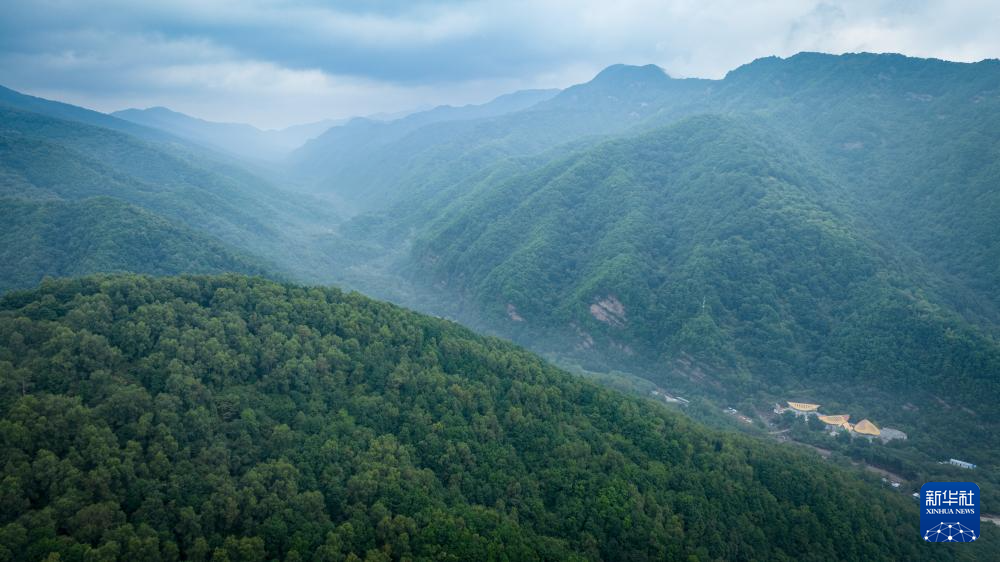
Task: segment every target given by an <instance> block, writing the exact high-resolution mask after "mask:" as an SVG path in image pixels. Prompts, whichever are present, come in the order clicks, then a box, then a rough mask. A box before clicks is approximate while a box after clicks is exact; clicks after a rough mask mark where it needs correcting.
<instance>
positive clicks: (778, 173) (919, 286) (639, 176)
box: [409, 116, 1000, 461]
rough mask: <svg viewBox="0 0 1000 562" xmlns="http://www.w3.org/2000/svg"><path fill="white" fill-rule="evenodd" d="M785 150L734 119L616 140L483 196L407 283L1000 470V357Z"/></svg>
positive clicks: (525, 327) (475, 196)
mask: <svg viewBox="0 0 1000 562" xmlns="http://www.w3.org/2000/svg"><path fill="white" fill-rule="evenodd" d="M788 144H790V143H789V142H788V141H786V140H785V139H784V137H783V136H782V135H781V134H780V133H779V132H778V131H777V130H774V129H772V128H770V126H769V125H767V122H764V121H760V120H750V121H746V120H742V119H735V118H722V117H717V116H702V117H697V118H692V119H689V120H685V121H682V122H680V123H678V124H676V125H673V126H670V127H667V128H665V129H662V130H659V131H656V132H653V133H650V134H646V135H643V136H639V137H636V138H631V139H626V140H621V141H613V142H609V143H606V144H603V145H601V146H599V147H597V148H595V149H591V150H588V151H584V152H581V153H579V154H577V155H574V156H572V157H569V158H566V159H564V160H562V161H558V162H555V163H553V164H550V165H547V166H544V167H542V168H540V169H538V170H537V171H533V172H529V173H525V174H521V175H515V176H513V177H510V178H506V179H504V180H503V181H501V182H500V183H496V184H492V185H491V184H489V183H487V184H484V185H479V186H477V188H476V189H477V191H474V192H472V194H471V195H468V196H467V197H465V198H464V199H460V200H458V201H457V202H456V203H455V204H454V205H452V206H451V207H449V208H448V209H447V210H446V211H444V212H443V213H442V216H441V218H440V219H438V220H437V221H436V222H434V223H432V224H431V225H430V226H429V227H428V228H427V229H426V230H425V231H424V232H425V233H424V235H422V236H421V237H419V238H418V239H417V241H416V242H415V244H414V246H413V252H412V258H411V264H410V266H409V267H410V268H411V270H412V274H413V275H414V276H415V277H416V278H417V279H418V281H419V282H420V283H422V285H423V286H426V287H429V288H430V287H434V288H435V290H436V291H437V292H438V294H439V295H440V303H453V302H455V301H456V300H458V301H459V305H458V306H457V307H451V308H443V310H449V312H450V313H451V314H453V315H455V316H457V317H458V318H462V319H465V320H467V321H470V322H474V323H476V322H478V323H479V324H480V325H482V326H485V327H488V328H491V329H494V330H498V331H500V332H501V333H504V334H508V335H511V336H513V337H515V338H517V339H518V340H519V341H525V342H531V343H532V345H534V346H536V348H541V349H547V350H553V349H563V350H564V351H571V350H573V349H574V348H575V350H576V351H575V353H576V354H578V355H587V354H588V353H591V352H595V353H593V355H595V356H604V357H608V356H610V357H611V358H612V359H611V363H612V364H617V365H623V364H625V365H628V364H633V365H643V364H644V365H645V370H646V372H647V374H648V375H649V376H650V377H651V378H654V379H658V382H661V383H671V384H677V379H678V378H679V377H680V378H690V379H691V380H692V382H695V383H697V386H698V387H700V388H701V389H702V391H711V392H713V393H715V394H717V395H722V396H729V397H739V396H745V395H747V394H748V393H752V392H757V391H761V390H772V391H774V392H775V393H776V394H777V395H779V396H780V395H781V393H782V392H784V393H788V392H794V391H805V392H811V393H816V394H818V395H821V396H827V397H830V398H836V399H837V400H841V401H842V402H843V403H849V404H857V405H859V406H864V407H867V408H872V409H874V410H875V411H879V412H881V415H882V419H884V420H886V421H887V422H890V421H891V422H902V423H906V424H913V426H915V427H920V428H921V434H920V436H919V437H918V439H921V440H922V441H921V442H922V443H923V444H924V445H926V446H927V447H928V449H927V450H928V451H938V452H944V451H946V450H951V451H962V452H963V453H964V454H967V455H973V456H977V458H981V459H983V460H984V461H985V460H987V459H990V460H1000V459H997V458H996V454H997V452H998V451H1000V441H998V439H997V438H995V437H994V435H995V433H990V434H989V435H981V432H983V431H984V430H985V429H987V428H988V427H995V426H994V424H993V422H992V421H989V416H988V414H987V412H988V411H989V410H990V408H991V406H990V404H992V402H993V401H994V398H995V397H996V396H997V395H998V393H1000V387H998V382H997V381H998V378H997V376H998V374H1000V345H998V343H997V342H996V341H995V340H994V339H992V338H991V337H989V336H988V335H987V334H984V333H982V332H981V331H980V330H978V329H976V328H974V327H972V326H970V325H968V324H967V323H966V322H965V321H964V320H962V318H961V317H959V316H958V315H957V314H954V313H953V312H951V311H950V310H949V309H948V308H947V307H946V306H943V305H942V303H941V302H940V301H938V300H935V299H934V298H933V297H932V295H929V294H928V291H926V290H924V289H923V287H924V286H925V285H926V284H927V282H926V280H927V279H928V278H930V277H931V276H930V273H928V272H927V271H925V270H923V269H922V268H921V267H920V265H919V263H918V262H914V261H912V260H909V259H907V256H906V255H902V256H900V255H896V253H895V252H893V251H892V250H891V249H890V248H887V247H886V246H885V245H884V244H883V243H882V242H881V241H880V240H879V238H878V236H877V235H876V234H877V232H878V231H877V230H876V229H874V228H872V227H870V226H869V225H868V224H867V222H866V221H865V220H863V219H860V218H858V217H856V216H854V215H853V214H852V211H851V210H852V209H854V208H856V207H857V203H856V201H855V200H854V199H853V193H852V190H851V189H846V188H843V187H841V186H840V185H839V184H837V183H835V182H834V181H832V179H831V178H830V177H827V176H824V175H823V174H822V173H821V172H818V171H817V170H819V169H821V168H820V167H817V166H815V165H814V164H813V163H812V162H811V161H810V160H809V159H808V158H806V157H805V156H803V155H802V154H800V153H797V152H795V151H794V150H790V149H783V148H776V147H781V146H783V145H785V146H787V145H788ZM455 294H458V295H461V299H456V298H455ZM438 306H441V307H444V306H446V304H439V305H438ZM692 362H693V363H694V365H698V367H692ZM938 400H941V401H945V402H946V403H951V404H959V403H961V404H963V405H964V406H965V408H966V410H964V411H962V412H956V411H954V410H953V409H949V410H948V411H945V410H942V409H941V408H940V407H938V406H937V401H938ZM907 402H909V403H911V405H914V408H913V409H912V411H911V410H908V409H907V408H902V407H901V406H903V405H904V404H905V403H907ZM918 412H919V413H918ZM938 424H945V425H946V427H945V426H943V425H938ZM959 435H964V436H965V437H958V436H959ZM976 435H980V436H981V439H980V438H979V437H973V436H976ZM939 439H944V442H941V441H938V440H939ZM956 454H957V453H956Z"/></svg>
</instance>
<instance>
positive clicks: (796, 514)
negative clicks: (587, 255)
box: [0, 276, 998, 561]
mask: <svg viewBox="0 0 1000 562" xmlns="http://www.w3.org/2000/svg"><path fill="white" fill-rule="evenodd" d="M0 371H2V374H3V376H2V377H0V381H2V386H0V451H2V457H3V458H4V463H3V465H2V467H0V470H2V471H3V474H2V482H3V495H2V498H3V502H2V505H0V557H3V558H4V559H15V558H16V559H19V560H42V559H46V557H47V556H50V555H51V553H58V554H59V555H60V556H61V558H60V559H64V560H76V559H81V560H83V559H114V558H120V559H126V560H150V561H153V560H175V559H178V558H183V559H189V560H209V559H211V560H227V559H228V560H237V559H239V560H267V559H280V560H345V559H346V560H359V559H361V558H364V559H365V560H399V559H410V560H430V559H435V560H440V559H452V560H478V559H483V560H486V559H491V560H492V559H516V560H540V559H547V560H585V559H594V560H597V559H602V560H667V559H670V560H676V559H685V560H716V559H746V560H750V559H756V560H791V559H796V560H836V559H896V560H904V559H905V560H919V559H934V560H946V559H951V558H952V557H964V558H967V559H974V558H980V559H990V558H995V557H996V556H997V555H998V552H997V548H998V543H997V533H996V530H995V529H993V528H990V526H989V525H985V526H984V528H983V534H982V536H981V538H980V539H979V540H978V541H977V544H975V545H972V548H967V549H942V548H941V547H940V546H939V545H930V544H927V543H923V542H922V541H919V540H917V536H918V534H917V531H918V529H917V526H916V518H915V517H914V509H913V506H912V505H911V504H910V500H909V498H906V497H904V496H901V495H898V494H894V493H891V492H887V491H885V490H884V489H882V488H880V487H879V486H877V485H876V484H875V483H874V482H872V483H868V482H863V481H860V480H858V479H857V478H856V477H854V476H853V475H848V474H847V473H846V472H844V471H842V470H841V469H838V468H835V467H830V466H828V465H826V464H825V463H823V462H822V461H820V460H818V459H815V458H813V457H808V456H805V455H804V454H802V453H797V452H796V451H794V450H791V449H788V448H783V447H779V446H777V445H773V444H771V445H769V444H765V443H762V442H759V441H755V440H750V439H747V438H743V437H739V436H736V435H734V434H731V433H726V434H723V433H716V432H712V431H708V430H706V429H703V428H701V427H699V426H697V425H695V424H693V423H691V422H689V421H687V420H685V419H684V418H683V417H681V416H679V415H678V414H675V413H671V412H669V411H668V410H667V409H666V408H664V407H663V406H662V405H659V404H655V403H653V402H647V401H641V400H638V399H635V398H628V397H625V396H623V395H621V394H618V393H614V392H611V391H607V390H603V389H600V388H598V387H596V386H594V385H592V384H591V383H588V382H585V381H582V380H580V379H578V378H576V377H573V376H571V375H568V374H566V373H563V372H561V371H558V370H557V369H555V368H553V367H551V366H550V365H548V364H547V363H545V362H544V361H542V360H540V359H538V358H537V357H535V356H533V355H531V354H529V353H526V352H524V351H522V350H520V349H518V348H517V347H515V346H513V345H511V344H509V343H505V342H502V341H500V340H496V339H490V338H483V337H479V336H475V335H473V334H472V333H471V332H469V331H468V330H466V329H464V328H461V327H459V326H457V325H455V324H453V323H450V322H447V321H443V320H437V319H431V318H428V317H424V316H420V315H417V314H414V313H410V312H406V311H404V310H402V309H399V308H396V307H394V306H391V305H387V304H381V303H377V302H374V301H371V300H368V299H366V298H364V297H362V296H360V295H357V294H345V293H342V292H340V291H338V290H335V289H315V288H313V289H310V288H303V287H298V286H294V285H278V284H275V283H273V282H268V281H264V280H260V279H250V278H245V277H239V276H223V277H180V278H161V279H152V278H148V277H139V276H117V277H108V276H100V277H90V278H84V279H77V280H65V281H56V282H46V283H43V284H42V286H41V287H40V288H38V289H36V290H33V291H29V292H16V293H9V294H7V295H6V296H5V297H3V298H2V299H0Z"/></svg>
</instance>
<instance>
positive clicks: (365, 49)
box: [0, 0, 1000, 127]
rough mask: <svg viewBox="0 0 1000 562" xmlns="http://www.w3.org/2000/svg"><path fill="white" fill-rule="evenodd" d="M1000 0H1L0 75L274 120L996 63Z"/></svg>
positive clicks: (116, 101) (97, 104) (73, 97)
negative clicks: (534, 92)
mask: <svg viewBox="0 0 1000 562" xmlns="http://www.w3.org/2000/svg"><path fill="white" fill-rule="evenodd" d="M998 30H1000V5H998V3H997V2H996V0H944V1H937V0H911V1H904V0H857V1H855V0H848V1H828V2H814V1H802V0H798V1H794V0H770V1H766V2H752V1H749V0H722V1H706V0H701V1H698V0H662V1H653V0H582V1H575V2H570V1H561V0H525V1H522V0H506V1H496V2H477V1H471V2H464V1H458V0H441V1H422V0H409V1H396V0H368V1H356V2H337V1H326V2H323V1H320V0H243V1H239V2H237V1H235V0H219V1H213V0H174V1H163V0H3V7H2V9H0V84H3V85H5V86H8V87H11V88H14V89H17V90H20V91H25V92H28V93H32V94H35V95H40V96H44V97H50V98H55V99H60V100H64V101H68V102H70V103H75V104H79V105H84V106H87V107H91V108H94V109H98V110H101V111H112V110H116V109H123V108H126V107H148V106H153V105H165V106H168V107H171V108H173V109H176V110H178V111H182V112H185V113H188V114H191V115H195V116H198V117H202V118H205V119H211V120H216V121H238V122H247V123H252V124H254V125H257V126H261V127H279V126H284V125H289V124H294V123H301V122H308V121H314V120H318V119H322V118H326V117H345V116H350V115H360V114H368V113H374V112H380V111H398V110H404V109H408V108H413V107H419V106H426V105H436V104H441V103H450V104H461V103H477V102H482V101H486V100H488V99H490V98H492V97H494V96H496V95H498V94H501V93H504V92H508V91H512V90H515V89H521V88H537V87H565V86H567V85H570V84H573V83H578V82H583V81H586V80H588V79H589V78H591V77H592V76H593V75H594V74H595V73H596V72H597V71H599V70H600V69H601V68H603V67H605V66H607V65H609V64H613V63H618V62H624V63H632V64H645V63H654V64H657V65H659V66H661V67H663V68H664V69H665V70H666V71H667V72H668V73H669V74H671V75H672V76H698V77H711V78H718V77H722V76H723V75H724V74H725V73H726V72H727V71H728V70H731V69H732V68H735V67H736V66H739V65H740V64H744V63H747V62H749V61H751V60H753V59H755V58H758V57H762V56H768V55H779V56H787V55H791V54H794V53H796V52H799V51H824V52H830V53H842V52H852V51H873V52H898V53H903V54H906V55H912V56H921V57H937V58H943V59H948V60H956V61H977V60H981V59H984V58H997V57H998V56H1000V31H998Z"/></svg>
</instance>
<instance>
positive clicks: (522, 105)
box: [290, 90, 558, 210]
mask: <svg viewBox="0 0 1000 562" xmlns="http://www.w3.org/2000/svg"><path fill="white" fill-rule="evenodd" d="M556 94H557V91H556V90H525V91H521V92H515V93H513V94H508V95H505V96H500V97H499V98H497V99H495V100H493V101H492V102H489V103H487V104H483V105H479V106H475V105H469V106H463V107H449V106H442V107H437V108H434V109H432V110H428V111H424V112H418V113H414V114H411V115H408V116H406V117H404V118H402V119H398V120H394V121H389V122H382V121H377V120H372V119H353V120H351V121H350V122H349V123H347V124H346V125H343V126H341V127H333V128H332V129H330V130H328V131H327V132H326V133H324V134H323V135H321V136H320V137H318V138H316V139H314V140H312V141H310V142H308V143H306V144H305V146H303V147H302V148H300V149H299V150H297V151H295V153H293V154H292V156H291V157H290V161H291V164H292V170H293V171H294V173H295V174H296V175H297V176H300V177H303V178H306V180H305V181H306V182H307V185H311V186H312V190H314V191H317V192H320V193H334V194H336V195H338V196H339V197H340V198H341V199H342V200H343V201H345V202H346V203H348V204H352V205H353V206H354V207H355V208H357V209H359V210H372V209H377V208H380V207H383V206H385V205H387V204H389V203H392V202H396V201H398V200H399V199H400V197H401V195H403V194H402V193H401V192H400V191H399V189H400V188H401V187H403V186H406V187H407V188H412V187H414V186H412V185H409V184H407V182H408V181H411V182H412V181H418V182H421V183H434V184H437V183H446V182H448V181H450V180H452V178H461V177H464V174H466V173H468V172H469V171H470V170H474V169H478V168H482V167H483V166H486V165H488V164H492V163H494V162H496V161H497V160H498V159H499V158H501V157H503V156H506V155H507V154H508V153H509V152H510V148H509V147H507V146H506V145H507V144H508V143H509V142H510V141H509V140H508V139H504V138H497V137H496V134H497V133H499V134H502V135H503V136H504V137H507V136H509V134H510V133H509V128H510V127H509V126H508V125H506V123H507V119H505V116H507V115H511V116H515V115H523V114H524V113H525V111H524V110H526V109H530V108H532V107H534V106H536V105H538V104H540V103H544V102H545V100H549V99H550V98H552V97H553V96H555V95H556ZM556 97H558V96H556ZM514 119H516V120H518V122H521V121H520V120H519V118H514ZM495 121H496V122H498V123H501V124H503V125H501V126H498V127H494V126H493V123H494V122H495ZM524 124H525V125H527V126H529V127H531V128H532V131H537V133H538V134H541V133H542V132H544V130H545V127H544V126H536V125H540V123H532V120H529V121H528V122H525V123H524ZM469 148H472V149H474V150H473V151H472V152H466V149H469ZM453 165H457V166H459V168H458V169H452V166H453ZM401 182H402V183H401Z"/></svg>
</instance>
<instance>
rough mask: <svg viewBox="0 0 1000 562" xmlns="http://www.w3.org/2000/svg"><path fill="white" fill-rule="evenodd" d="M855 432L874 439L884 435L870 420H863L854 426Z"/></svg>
mask: <svg viewBox="0 0 1000 562" xmlns="http://www.w3.org/2000/svg"><path fill="white" fill-rule="evenodd" d="M854 432H855V433H860V434H862V435H871V436H873V437H878V436H879V435H881V434H882V431H881V430H879V428H878V427H876V426H875V424H873V423H872V422H870V421H868V420H861V421H859V422H858V423H856V424H854Z"/></svg>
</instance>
